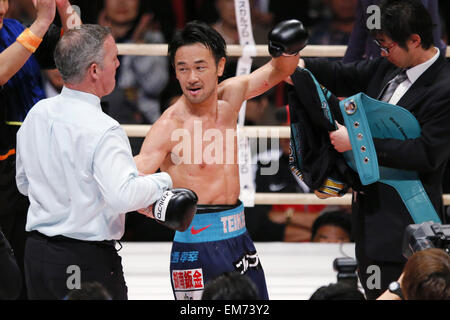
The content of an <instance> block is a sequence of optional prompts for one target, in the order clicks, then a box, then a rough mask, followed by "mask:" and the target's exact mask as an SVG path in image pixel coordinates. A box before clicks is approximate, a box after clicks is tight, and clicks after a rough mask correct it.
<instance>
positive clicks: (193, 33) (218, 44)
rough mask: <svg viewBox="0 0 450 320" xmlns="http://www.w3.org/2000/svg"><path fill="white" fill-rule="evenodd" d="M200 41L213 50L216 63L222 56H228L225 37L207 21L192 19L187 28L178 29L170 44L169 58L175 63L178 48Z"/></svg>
mask: <svg viewBox="0 0 450 320" xmlns="http://www.w3.org/2000/svg"><path fill="white" fill-rule="evenodd" d="M196 43H200V44H203V45H204V46H205V47H206V48H208V49H209V50H211V52H212V54H213V56H214V59H215V60H216V64H218V63H219V60H220V59H221V58H222V57H226V43H225V40H224V39H223V37H222V36H221V35H220V33H218V32H217V31H216V30H215V29H214V28H212V27H211V26H209V25H207V24H206V23H203V22H199V21H191V22H189V23H187V24H186V26H185V28H183V29H182V30H180V31H177V32H176V33H175V35H174V37H173V40H172V41H171V43H170V44H169V58H170V63H171V64H172V65H173V64H174V62H175V54H176V52H177V50H178V49H179V48H180V47H182V46H186V45H191V44H196Z"/></svg>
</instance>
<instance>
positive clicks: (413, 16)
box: [373, 0, 435, 49]
mask: <svg viewBox="0 0 450 320" xmlns="http://www.w3.org/2000/svg"><path fill="white" fill-rule="evenodd" d="M434 27H435V26H434V25H433V21H432V19H431V16H430V14H429V12H428V10H427V9H426V8H425V7H424V6H423V4H422V2H421V1H420V0H385V1H383V2H382V3H381V30H373V33H374V34H377V33H378V32H381V33H384V34H385V35H386V36H388V37H389V38H391V39H392V40H393V41H395V42H396V43H398V45H399V46H400V47H402V48H407V46H406V41H407V40H408V39H409V37H410V36H411V35H413V34H418V35H419V36H420V39H421V46H422V48H423V49H429V48H430V47H431V46H432V45H433V28H434Z"/></svg>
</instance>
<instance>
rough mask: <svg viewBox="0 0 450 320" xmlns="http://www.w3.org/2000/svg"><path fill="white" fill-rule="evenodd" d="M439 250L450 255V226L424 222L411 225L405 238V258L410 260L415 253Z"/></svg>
mask: <svg viewBox="0 0 450 320" xmlns="http://www.w3.org/2000/svg"><path fill="white" fill-rule="evenodd" d="M429 248H438V249H443V250H444V251H445V252H447V253H449V254H450V224H444V225H443V224H440V223H434V222H431V221H430V222H424V223H421V224H410V225H409V226H407V227H406V230H405V234H404V236H403V250H402V253H403V256H404V257H405V258H407V259H408V258H409V257H410V256H412V255H413V254H414V253H415V252H417V251H421V250H425V249H429Z"/></svg>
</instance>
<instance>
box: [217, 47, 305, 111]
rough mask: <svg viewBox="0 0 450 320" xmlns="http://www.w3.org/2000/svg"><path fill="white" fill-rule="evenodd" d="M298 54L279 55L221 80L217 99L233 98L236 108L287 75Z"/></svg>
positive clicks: (296, 61) (291, 69)
mask: <svg viewBox="0 0 450 320" xmlns="http://www.w3.org/2000/svg"><path fill="white" fill-rule="evenodd" d="M299 58H300V55H299V54H297V55H295V56H281V57H278V58H272V60H271V61H269V62H268V63H266V64H265V65H263V66H262V67H260V68H258V69H256V70H255V71H253V72H252V73H250V74H249V75H242V76H238V77H234V78H230V79H227V80H225V81H223V82H222V83H221V84H220V86H219V99H223V100H227V101H232V100H234V101H235V103H233V105H236V107H237V108H240V106H241V105H240V103H238V101H236V99H239V100H240V101H241V102H242V101H244V100H248V99H251V98H253V97H256V96H259V95H260V94H263V93H264V92H266V91H267V90H269V89H270V88H272V87H274V86H275V85H276V84H278V83H280V82H281V81H283V80H285V79H286V78H287V77H289V76H290V75H291V74H292V73H293V72H294V71H295V68H296V67H297V65H298V63H299Z"/></svg>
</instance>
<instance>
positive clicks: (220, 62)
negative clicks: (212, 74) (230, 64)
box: [217, 57, 226, 77]
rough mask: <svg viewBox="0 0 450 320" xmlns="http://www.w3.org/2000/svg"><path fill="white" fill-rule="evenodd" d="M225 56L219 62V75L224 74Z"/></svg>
mask: <svg viewBox="0 0 450 320" xmlns="http://www.w3.org/2000/svg"><path fill="white" fill-rule="evenodd" d="M225 63H226V59H225V57H222V58H220V60H219V63H217V75H218V76H219V77H221V76H222V75H223V71H224V70H225Z"/></svg>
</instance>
